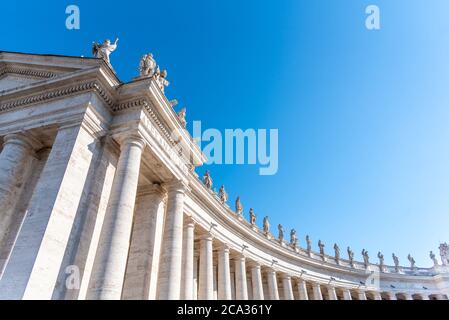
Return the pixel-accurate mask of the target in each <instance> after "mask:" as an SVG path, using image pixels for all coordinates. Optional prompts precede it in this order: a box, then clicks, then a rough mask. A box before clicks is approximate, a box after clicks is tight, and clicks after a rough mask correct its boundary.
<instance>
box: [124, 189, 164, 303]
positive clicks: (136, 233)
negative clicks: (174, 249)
mask: <svg viewBox="0 0 449 320" xmlns="http://www.w3.org/2000/svg"><path fill="white" fill-rule="evenodd" d="M164 196H165V191H164V190H163V189H162V188H161V186H159V185H152V186H147V187H145V188H142V189H141V190H140V192H139V195H138V197H137V201H136V210H135V213H134V222H133V231H132V237H131V247H130V250H129V255H128V264H127V268H126V276H125V284H124V286H123V294H122V299H124V300H154V299H156V290H157V279H158V274H159V259H158V257H159V256H160V252H161V245H162V232H163V227H164V212H165V204H164Z"/></svg>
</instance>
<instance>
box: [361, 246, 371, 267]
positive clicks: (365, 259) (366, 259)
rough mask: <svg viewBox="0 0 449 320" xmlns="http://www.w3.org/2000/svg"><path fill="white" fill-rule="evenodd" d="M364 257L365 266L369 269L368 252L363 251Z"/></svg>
mask: <svg viewBox="0 0 449 320" xmlns="http://www.w3.org/2000/svg"><path fill="white" fill-rule="evenodd" d="M362 256H363V262H364V264H365V267H366V268H368V266H369V255H368V251H366V250H365V249H363V250H362Z"/></svg>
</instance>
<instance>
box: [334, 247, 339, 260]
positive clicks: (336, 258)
mask: <svg viewBox="0 0 449 320" xmlns="http://www.w3.org/2000/svg"><path fill="white" fill-rule="evenodd" d="M334 251H335V261H336V262H337V263H340V247H339V246H338V244H334Z"/></svg>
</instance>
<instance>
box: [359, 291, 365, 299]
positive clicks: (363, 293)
mask: <svg viewBox="0 0 449 320" xmlns="http://www.w3.org/2000/svg"><path fill="white" fill-rule="evenodd" d="M357 295H358V297H359V300H366V293H365V291H363V290H359V291H358V292H357Z"/></svg>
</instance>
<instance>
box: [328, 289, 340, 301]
mask: <svg viewBox="0 0 449 320" xmlns="http://www.w3.org/2000/svg"><path fill="white" fill-rule="evenodd" d="M327 292H328V294H329V300H338V297H337V292H336V291H335V287H334V286H328V287H327Z"/></svg>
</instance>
